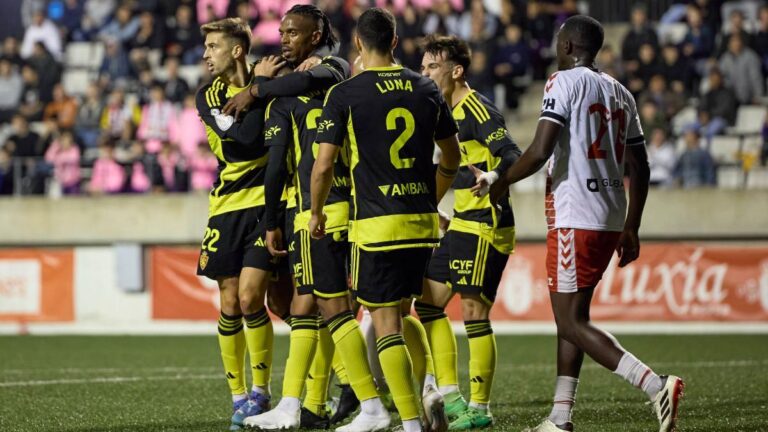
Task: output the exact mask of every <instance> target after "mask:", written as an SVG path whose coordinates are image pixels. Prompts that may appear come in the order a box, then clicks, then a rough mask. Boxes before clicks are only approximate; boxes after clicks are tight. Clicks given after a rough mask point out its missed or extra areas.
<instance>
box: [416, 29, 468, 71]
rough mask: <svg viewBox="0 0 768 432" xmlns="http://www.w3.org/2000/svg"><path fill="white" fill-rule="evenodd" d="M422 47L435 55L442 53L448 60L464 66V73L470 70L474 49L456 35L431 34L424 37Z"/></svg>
mask: <svg viewBox="0 0 768 432" xmlns="http://www.w3.org/2000/svg"><path fill="white" fill-rule="evenodd" d="M422 49H423V50H424V52H425V53H429V54H432V55H434V56H435V57H437V56H438V55H440V54H441V53H442V54H443V56H444V57H445V59H446V60H448V61H450V62H453V63H456V64H458V65H460V66H462V67H463V68H464V73H466V72H467V71H468V70H469V65H470V64H471V63H472V50H471V49H470V48H469V44H467V43H466V42H464V41H463V40H461V39H459V38H457V37H456V36H441V35H435V34H431V35H429V36H427V37H426V38H425V39H424V43H423V46H422Z"/></svg>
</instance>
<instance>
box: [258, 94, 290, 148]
mask: <svg viewBox="0 0 768 432" xmlns="http://www.w3.org/2000/svg"><path fill="white" fill-rule="evenodd" d="M288 105H289V104H288V99H287V98H277V99H272V101H271V102H270V103H269V105H267V112H266V116H265V117H266V120H265V123H264V145H265V146H267V147H278V146H279V147H288V146H289V145H288V144H289V143H290V138H291V129H292V128H291V113H290V107H289V106H288Z"/></svg>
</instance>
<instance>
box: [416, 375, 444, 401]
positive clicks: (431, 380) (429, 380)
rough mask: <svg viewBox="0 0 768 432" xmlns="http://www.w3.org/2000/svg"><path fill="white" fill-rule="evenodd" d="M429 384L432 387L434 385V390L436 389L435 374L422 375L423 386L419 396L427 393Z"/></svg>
mask: <svg viewBox="0 0 768 432" xmlns="http://www.w3.org/2000/svg"><path fill="white" fill-rule="evenodd" d="M430 385H431V386H432V387H434V388H435V390H438V388H437V380H436V379H435V376H434V375H432V374H426V375H425V376H424V386H423V387H422V391H421V397H424V396H426V395H427V387H429V386H430ZM438 391H439V390H438ZM440 393H443V392H440ZM443 394H444V393H443Z"/></svg>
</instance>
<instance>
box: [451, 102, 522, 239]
mask: <svg viewBox="0 0 768 432" xmlns="http://www.w3.org/2000/svg"><path fill="white" fill-rule="evenodd" d="M453 118H454V119H455V120H456V122H457V123H458V125H459V147H460V150H461V167H460V168H459V172H458V174H457V175H456V178H455V179H454V181H453V189H454V198H455V202H454V207H453V209H454V220H456V222H455V223H452V227H454V228H456V227H459V226H460V225H461V221H468V222H475V223H477V224H464V226H465V227H467V226H474V229H461V231H479V230H483V229H485V230H495V231H499V232H501V231H503V230H504V229H505V228H512V227H514V226H515V218H514V215H513V213H512V207H511V206H510V205H509V199H508V196H509V195H508V194H505V196H504V198H502V199H501V200H499V208H496V207H494V206H493V205H492V204H491V202H490V199H489V197H488V195H485V196H483V197H476V196H474V195H473V194H472V192H471V191H470V188H471V187H472V186H474V185H475V175H474V174H473V173H472V171H471V170H470V169H469V165H474V166H475V167H477V168H478V169H480V170H483V171H490V170H493V169H495V168H496V167H497V165H499V162H501V156H502V154H503V153H504V152H505V151H506V150H507V149H508V148H509V147H514V148H515V149H517V145H516V144H515V143H514V141H512V138H511V137H510V135H509V132H508V131H507V127H506V124H505V123H504V116H503V115H502V114H501V112H499V110H498V109H497V108H496V106H495V105H494V104H493V102H491V101H490V100H488V99H487V98H486V97H485V96H483V95H482V94H480V93H478V92H476V91H474V90H472V91H470V92H469V94H467V95H466V96H465V97H464V98H463V99H462V100H461V101H460V102H459V103H458V104H456V106H455V107H454V108H453ZM474 233H475V234H479V233H478V232H474ZM508 237H509V236H508ZM499 240H500V239H497V240H496V241H495V242H494V246H496V247H497V249H498V248H500V247H503V246H504V245H501V244H499V243H500V241H499ZM510 247H511V245H510Z"/></svg>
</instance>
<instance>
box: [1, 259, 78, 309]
mask: <svg viewBox="0 0 768 432" xmlns="http://www.w3.org/2000/svg"><path fill="white" fill-rule="evenodd" d="M73 256H74V254H73V251H72V250H71V249H66V250H61V249H50V250H49V249H0V322H2V321H15V322H39V321H72V320H73V319H74V317H75V308H74V295H73V285H74V259H73Z"/></svg>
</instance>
